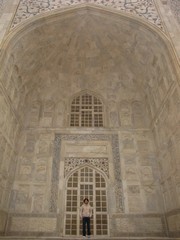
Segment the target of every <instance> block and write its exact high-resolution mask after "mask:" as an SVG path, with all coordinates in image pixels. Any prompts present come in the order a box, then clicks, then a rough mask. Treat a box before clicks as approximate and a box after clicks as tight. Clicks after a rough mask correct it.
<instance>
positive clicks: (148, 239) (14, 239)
mask: <svg viewBox="0 0 180 240" xmlns="http://www.w3.org/2000/svg"><path fill="white" fill-rule="evenodd" d="M80 239H83V238H82V237H77V238H74V237H71V238H66V237H65V238H64V237H19V236H16V237H14V236H12V237H10V236H7V237H3V236H0V240H80ZM87 239H89V238H87ZM90 239H93V240H180V238H168V237H115V238H113V237H112V238H102V237H98V238H97V237H91V238H90Z"/></svg>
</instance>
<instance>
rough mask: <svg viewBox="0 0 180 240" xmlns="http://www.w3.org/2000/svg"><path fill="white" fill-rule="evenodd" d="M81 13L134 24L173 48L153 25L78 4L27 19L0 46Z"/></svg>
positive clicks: (92, 6)
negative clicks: (42, 26) (115, 18)
mask: <svg viewBox="0 0 180 240" xmlns="http://www.w3.org/2000/svg"><path fill="white" fill-rule="evenodd" d="M83 11H91V12H94V13H98V12H99V13H102V14H104V15H113V16H116V17H117V19H119V20H123V19H124V20H126V21H129V22H133V23H136V24H137V25H139V26H141V27H142V28H144V29H146V30H149V31H150V32H152V33H156V34H157V35H158V36H159V37H160V38H161V39H162V40H164V42H166V45H168V44H169V45H171V48H173V46H172V44H171V40H170V38H169V37H168V36H167V35H166V34H165V33H164V32H163V31H162V30H160V29H159V28H158V27H157V26H155V25H154V24H152V23H150V22H148V21H146V20H144V19H141V18H140V17H138V16H135V15H133V14H130V13H124V12H121V11H118V10H115V9H109V8H107V7H103V6H95V5H91V4H80V5H78V6H69V7H67V8H65V9H56V10H51V11H50V12H45V13H40V14H39V15H38V16H34V17H33V18H30V19H27V20H25V21H23V22H22V23H20V24H19V25H18V26H16V27H15V28H13V29H12V30H10V31H9V33H8V34H7V37H6V39H5V41H4V42H3V43H1V45H3V46H4V45H5V47H6V45H8V43H9V42H10V41H11V39H12V40H14V38H15V40H16V38H17V40H18V39H19V38H21V37H23V35H25V34H26V33H28V32H29V31H31V30H33V29H35V28H36V27H38V26H41V25H44V24H47V23H50V22H52V23H53V22H56V21H59V20H60V18H62V20H63V19H64V18H65V17H68V16H70V15H73V14H75V13H78V12H79V13H80V12H83ZM0 48H2V46H1V47H0Z"/></svg>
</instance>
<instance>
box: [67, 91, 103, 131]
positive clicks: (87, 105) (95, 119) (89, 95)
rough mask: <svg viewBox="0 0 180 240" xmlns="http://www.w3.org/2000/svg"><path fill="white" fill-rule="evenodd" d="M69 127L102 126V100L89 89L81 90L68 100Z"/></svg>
mask: <svg viewBox="0 0 180 240" xmlns="http://www.w3.org/2000/svg"><path fill="white" fill-rule="evenodd" d="M69 115H70V121H69V125H70V127H104V122H105V120H104V118H105V106H104V103H103V100H102V98H101V97H99V96H98V95H96V94H94V93H93V92H91V91H88V90H85V91H82V92H80V93H78V94H76V95H75V96H73V98H72V99H71V102H70V113H69Z"/></svg>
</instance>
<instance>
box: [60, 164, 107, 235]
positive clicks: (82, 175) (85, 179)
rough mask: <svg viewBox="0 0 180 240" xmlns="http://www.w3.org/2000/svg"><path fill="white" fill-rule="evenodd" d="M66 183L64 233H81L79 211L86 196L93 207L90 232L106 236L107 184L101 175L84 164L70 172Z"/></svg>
mask: <svg viewBox="0 0 180 240" xmlns="http://www.w3.org/2000/svg"><path fill="white" fill-rule="evenodd" d="M66 184H67V185H66V207H65V228H64V229H65V235H70V236H72V235H74V236H80V235H82V222H81V219H80V214H79V211H80V206H81V205H82V203H83V199H84V198H85V197H87V198H88V199H89V201H90V205H91V207H92V208H93V216H92V218H91V234H92V235H94V236H107V235H108V211H107V186H106V185H107V184H106V180H105V178H104V177H103V175H102V174H101V173H100V172H99V171H97V170H95V169H93V168H91V167H89V166H84V167H82V168H80V169H78V170H77V171H75V172H74V173H73V174H71V175H70V177H69V178H68V180H67V183H66Z"/></svg>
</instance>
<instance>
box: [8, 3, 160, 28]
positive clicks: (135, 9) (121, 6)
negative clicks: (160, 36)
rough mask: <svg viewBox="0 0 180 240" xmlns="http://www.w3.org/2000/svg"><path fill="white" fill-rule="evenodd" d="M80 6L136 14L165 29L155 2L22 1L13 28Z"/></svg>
mask: <svg viewBox="0 0 180 240" xmlns="http://www.w3.org/2000/svg"><path fill="white" fill-rule="evenodd" d="M79 4H93V5H98V6H102V7H108V8H110V9H116V10H119V11H123V12H128V13H131V14H135V15H136V16H139V17H141V18H143V19H146V20H147V21H149V22H151V23H153V24H155V25H156V26H158V27H159V28H160V29H163V26H162V21H161V19H160V15H159V13H158V11H157V9H156V5H155V3H154V0H121V1H119V0H33V1H32V0H21V1H20V4H19V7H18V9H17V12H16V14H15V17H14V20H13V23H12V27H15V26H17V24H19V23H20V22H22V21H23V20H25V19H28V18H30V17H33V16H35V15H38V14H40V13H44V12H47V11H52V10H55V9H63V8H67V7H69V6H76V5H79Z"/></svg>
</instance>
